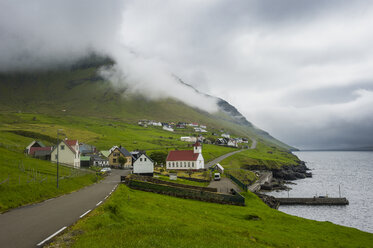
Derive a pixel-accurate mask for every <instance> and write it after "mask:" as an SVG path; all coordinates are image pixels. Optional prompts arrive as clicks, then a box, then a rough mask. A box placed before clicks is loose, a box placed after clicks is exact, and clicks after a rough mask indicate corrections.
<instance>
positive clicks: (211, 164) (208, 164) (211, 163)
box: [205, 139, 257, 169]
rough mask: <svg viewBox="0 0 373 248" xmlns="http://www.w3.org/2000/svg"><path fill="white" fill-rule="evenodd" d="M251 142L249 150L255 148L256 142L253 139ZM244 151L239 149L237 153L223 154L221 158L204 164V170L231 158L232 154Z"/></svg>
mask: <svg viewBox="0 0 373 248" xmlns="http://www.w3.org/2000/svg"><path fill="white" fill-rule="evenodd" d="M251 140H252V141H253V143H252V144H251V147H250V149H255V148H256V144H257V141H256V140H255V139H251ZM244 150H245V149H241V150H238V151H234V152H230V153H226V154H224V155H222V156H220V157H218V158H216V159H214V160H212V161H210V162H208V163H206V164H205V169H208V168H210V167H211V166H213V165H215V164H217V163H219V162H220V161H222V160H223V159H225V158H228V157H230V156H232V155H233V154H236V153H239V152H242V151H244Z"/></svg>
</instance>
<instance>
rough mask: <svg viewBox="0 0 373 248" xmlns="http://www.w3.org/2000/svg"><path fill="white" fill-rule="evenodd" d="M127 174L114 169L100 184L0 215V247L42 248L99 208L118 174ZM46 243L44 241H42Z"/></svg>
mask: <svg viewBox="0 0 373 248" xmlns="http://www.w3.org/2000/svg"><path fill="white" fill-rule="evenodd" d="M125 174H128V171H123V170H113V172H112V173H111V175H109V176H107V177H106V178H105V179H104V180H102V181H101V182H100V183H97V184H94V185H91V186H88V187H86V188H83V189H81V190H79V191H76V192H73V193H70V194H66V195H63V196H60V197H57V198H52V199H49V200H46V201H44V202H41V203H37V204H33V205H29V206H25V207H20V208H16V209H13V210H11V211H9V212H6V213H3V214H0V246H1V247H7V248H12V247H17V248H22V247H41V246H43V245H44V244H45V243H46V241H45V240H46V239H47V238H48V237H50V236H52V235H53V234H54V233H56V232H58V231H63V230H64V228H65V227H68V226H70V225H72V224H73V223H75V222H76V221H77V220H78V219H79V218H80V217H83V216H84V215H85V214H87V213H88V212H89V210H93V209H94V208H96V207H97V206H99V205H100V204H101V203H102V202H104V201H105V199H106V198H107V197H108V196H109V195H110V194H111V192H112V191H113V190H115V188H116V186H117V184H118V183H119V181H120V175H125ZM43 241H45V242H43Z"/></svg>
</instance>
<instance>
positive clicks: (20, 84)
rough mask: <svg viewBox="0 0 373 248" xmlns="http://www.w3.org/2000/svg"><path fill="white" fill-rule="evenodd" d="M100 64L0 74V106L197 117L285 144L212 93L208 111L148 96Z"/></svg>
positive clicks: (133, 117)
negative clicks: (114, 80) (214, 106)
mask: <svg viewBox="0 0 373 248" xmlns="http://www.w3.org/2000/svg"><path fill="white" fill-rule="evenodd" d="M103 63H105V64H107V63H110V61H109V62H108V61H107V60H105V61H104V62H103ZM101 65H102V63H99V62H97V61H94V62H90V63H87V62H84V63H80V64H78V65H76V66H74V67H72V68H69V69H66V68H65V69H60V70H54V71H44V72H23V73H19V72H18V73H6V74H4V73H3V74H0V111H2V112H28V113H43V114H49V115H57V116H59V115H62V116H63V115H73V116H87V117H99V118H107V119H115V120H123V121H125V122H127V123H136V122H137V121H138V120H139V119H153V120H157V121H186V122H198V123H203V124H205V125H208V126H209V127H212V128H216V129H222V128H223V129H225V130H226V131H228V132H230V133H232V134H235V135H239V136H244V137H249V138H256V139H258V140H259V141H262V142H265V143H268V144H269V145H276V146H280V147H282V148H285V149H291V147H290V146H287V145H286V144H284V143H282V142H280V141H278V140H276V139H274V138H273V137H272V136H270V135H269V134H268V133H266V132H264V131H263V130H260V129H258V128H256V127H254V126H253V125H252V124H251V123H250V122H248V121H247V120H246V118H245V117H243V116H242V115H241V114H240V113H239V112H238V111H237V109H236V108H235V107H233V106H232V105H230V104H229V103H227V102H226V101H224V100H222V99H218V105H219V107H220V109H221V110H220V111H219V112H217V113H214V114H210V113H207V112H205V111H202V110H199V109H196V108H192V107H190V106H188V105H186V104H184V103H182V102H180V101H178V100H175V99H170V98H169V99H163V100H158V101H151V100H148V99H146V98H144V97H143V96H141V95H133V94H129V93H127V91H126V88H119V89H118V88H116V89H115V88H113V87H112V86H111V84H110V83H109V82H107V81H105V80H103V79H102V78H101V77H99V76H98V74H97V69H98V68H99V66H101ZM200 94H202V93H200ZM209 97H211V96H209Z"/></svg>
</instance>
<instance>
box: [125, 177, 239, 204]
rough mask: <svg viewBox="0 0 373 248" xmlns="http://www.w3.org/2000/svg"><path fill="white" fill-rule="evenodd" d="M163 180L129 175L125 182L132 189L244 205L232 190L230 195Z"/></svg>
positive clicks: (237, 194)
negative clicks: (167, 182) (150, 179)
mask: <svg viewBox="0 0 373 248" xmlns="http://www.w3.org/2000/svg"><path fill="white" fill-rule="evenodd" d="M164 182H165V181H162V182H161V183H154V182H150V181H140V180H136V179H135V178H131V177H128V178H126V184H127V185H128V186H129V187H130V188H132V189H137V190H143V191H148V192H153V193H158V194H164V195H169V196H175V197H180V198H185V199H194V200H200V201H206V202H214V203H220V204H230V205H238V206H244V205H245V198H244V197H243V196H241V195H240V194H239V193H237V192H234V194H232V195H228V194H220V193H216V192H209V191H203V190H198V189H191V188H186V187H183V186H186V185H183V186H182V187H177V186H174V185H167V184H164ZM178 186H180V185H178Z"/></svg>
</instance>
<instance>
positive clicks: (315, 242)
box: [49, 185, 373, 248]
mask: <svg viewBox="0 0 373 248" xmlns="http://www.w3.org/2000/svg"><path fill="white" fill-rule="evenodd" d="M245 197H246V204H247V206H245V207H240V206H231V205H221V204H215V203H206V202H200V201H195V200H186V199H180V198H175V197H170V196H165V195H159V194H153V193H148V192H142V191H137V190H132V189H129V188H128V187H127V186H125V185H120V186H119V187H118V189H117V191H116V192H115V193H114V194H113V196H112V197H111V198H109V199H108V201H107V202H105V204H103V205H102V206H100V207H99V208H98V209H96V210H94V211H93V212H91V213H90V214H89V215H88V216H87V217H85V218H84V219H82V220H79V221H78V222H77V224H76V225H74V226H73V227H71V228H69V229H68V231H67V232H66V233H65V234H63V235H62V236H60V237H58V238H57V240H56V241H54V242H53V244H52V245H50V246H49V247H99V248H103V247H188V248H189V247H312V248H313V247H327V248H330V247H371V245H372V243H373V234H370V233H365V232H362V231H359V230H357V229H353V228H348V227H342V226H339V225H335V224H332V223H330V222H318V221H312V220H306V219H302V218H299V217H294V216H290V215H287V214H284V213H282V212H279V211H277V210H274V209H271V208H269V207H267V206H266V205H265V204H264V203H263V202H262V201H261V200H260V199H259V198H257V197H256V196H255V195H253V194H252V193H245Z"/></svg>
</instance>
